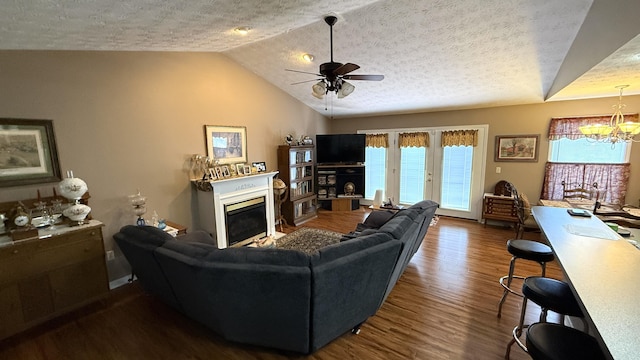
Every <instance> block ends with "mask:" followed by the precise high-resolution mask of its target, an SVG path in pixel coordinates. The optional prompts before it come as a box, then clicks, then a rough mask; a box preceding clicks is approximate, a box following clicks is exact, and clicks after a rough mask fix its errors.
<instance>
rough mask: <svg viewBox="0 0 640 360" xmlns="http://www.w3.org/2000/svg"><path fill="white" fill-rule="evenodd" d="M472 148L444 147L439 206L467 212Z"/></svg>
mask: <svg viewBox="0 0 640 360" xmlns="http://www.w3.org/2000/svg"><path fill="white" fill-rule="evenodd" d="M472 164H473V146H445V147H444V148H443V159H442V190H441V195H440V202H441V204H440V206H442V207H444V208H448V209H456V210H469V208H470V199H471V166H472Z"/></svg>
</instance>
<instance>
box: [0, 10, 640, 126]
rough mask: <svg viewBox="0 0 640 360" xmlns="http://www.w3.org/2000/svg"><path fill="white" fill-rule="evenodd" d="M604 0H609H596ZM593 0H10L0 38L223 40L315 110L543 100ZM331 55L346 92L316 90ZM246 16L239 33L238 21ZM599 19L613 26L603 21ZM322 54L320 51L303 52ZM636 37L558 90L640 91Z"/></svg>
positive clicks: (121, 43)
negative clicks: (365, 77)
mask: <svg viewBox="0 0 640 360" xmlns="http://www.w3.org/2000/svg"><path fill="white" fill-rule="evenodd" d="M595 1H596V2H597V1H602V0H595ZM593 2H594V0H563V1H557V0H510V1H504V0H458V1H451V0H422V1H415V0H413V1H409V0H381V1H364V0H342V1H318V0H314V1H311V0H301V1H284V0H262V1H261V0H250V1H239V0H235V1H232V0H218V1H215V0H213V1H212V0H183V1H175V0H173V1H172V0H139V1H121V0H59V1H55V0H48V1H47V0H39V1H20V0H4V1H3V4H2V11H1V12H0V49H29V50H136V51H215V52H222V53H224V54H226V55H227V56H229V57H231V58H232V59H234V60H235V61H237V62H238V63H240V64H242V65H243V66H244V67H246V68H247V69H249V70H250V71H252V72H254V73H256V74H257V75H259V76H261V77H263V78H264V79H266V80H267V81H269V82H271V83H272V84H274V85H275V86H277V87H279V88H281V89H282V90H284V91H285V92H287V93H289V94H291V95H292V96H294V97H295V98H297V99H299V100H300V101H302V102H304V103H305V104H307V105H308V106H310V107H312V108H314V109H316V110H317V111H319V112H321V113H323V114H326V115H331V114H332V115H333V116H335V117H349V116H362V115H372V114H386V113H402V112H418V111H433V110H444V109H458V108H475V107H486V106H499V105H510V104H525V103H540V102H542V101H544V100H545V97H546V95H547V93H548V92H549V90H550V89H551V87H552V84H553V83H554V80H555V79H556V77H557V75H558V72H559V70H560V68H561V65H562V63H563V61H564V59H565V57H566V56H567V54H568V53H569V51H570V48H571V46H572V43H573V42H574V39H575V38H576V35H577V34H578V32H579V30H580V29H581V26H582V24H583V22H584V21H585V18H586V17H587V15H588V13H589V11H590V9H591V8H592V3H593ZM329 13H333V14H336V15H337V16H338V18H339V20H338V23H337V24H336V25H335V26H334V60H335V61H337V62H342V63H346V62H352V63H356V64H358V65H360V67H361V68H360V69H359V70H356V71H354V72H353V73H352V74H384V75H385V79H384V80H383V81H381V82H369V81H351V82H352V83H353V84H354V85H355V87H356V89H355V91H354V93H352V94H351V95H349V96H348V97H346V98H344V99H337V98H336V97H335V96H328V97H325V99H326V100H319V99H316V98H314V97H313V96H311V85H312V84H313V81H312V82H308V83H303V84H298V85H291V84H292V83H296V82H301V81H305V80H313V79H315V78H316V77H314V76H313V75H307V74H301V73H295V72H287V71H285V70H284V69H295V70H300V71H307V72H311V73H317V72H318V66H319V65H320V64H321V63H323V62H327V61H329V57H330V53H329V27H328V26H327V25H326V24H325V23H324V21H322V18H323V16H324V15H326V14H329ZM238 26H249V27H251V31H250V32H249V34H248V35H246V36H240V35H238V34H236V33H235V32H234V31H233V28H235V27H238ZM603 31H605V30H604V29H603ZM303 53H311V54H313V55H314V56H315V61H314V62H313V63H305V62H304V61H302V60H301V54H303ZM638 54H640V37H636V38H635V39H634V40H632V41H630V42H628V43H627V44H626V45H624V46H622V47H621V48H620V49H618V50H617V51H616V52H614V53H613V54H611V56H609V57H607V58H606V59H604V60H603V61H602V62H599V63H598V64H597V65H596V66H595V67H593V68H591V70H589V71H587V72H586V73H585V74H583V75H582V76H579V77H577V79H575V81H573V82H571V83H570V84H569V85H568V86H566V87H563V88H562V89H561V90H560V91H559V92H557V93H556V94H554V95H553V96H552V97H551V100H560V99H576V98H590V97H598V96H611V95H616V94H617V90H616V89H615V88H614V86H615V85H619V84H630V85H631V87H630V88H629V89H627V90H625V94H631V93H640V81H639V80H640V79H639V77H640V57H639V56H638Z"/></svg>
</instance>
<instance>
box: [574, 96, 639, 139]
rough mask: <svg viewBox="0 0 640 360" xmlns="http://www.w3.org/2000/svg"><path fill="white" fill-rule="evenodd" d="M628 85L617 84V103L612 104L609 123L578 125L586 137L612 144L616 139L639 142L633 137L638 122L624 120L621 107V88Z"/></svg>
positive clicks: (636, 132) (636, 131)
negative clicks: (618, 91)
mask: <svg viewBox="0 0 640 360" xmlns="http://www.w3.org/2000/svg"><path fill="white" fill-rule="evenodd" d="M628 86H629V85H618V86H616V89H620V96H619V98H618V104H616V105H613V109H614V112H613V115H611V120H609V125H604V124H592V125H585V126H580V127H579V129H580V132H581V133H582V134H583V135H584V136H585V137H586V138H587V139H591V140H595V141H603V142H604V141H606V142H610V143H612V144H615V143H617V142H618V141H626V142H631V141H633V142H639V141H640V139H634V137H635V136H636V135H638V134H640V123H637V122H633V121H625V120H624V114H622V109H624V107H625V106H626V105H625V104H623V103H622V90H623V89H624V88H626V87H628Z"/></svg>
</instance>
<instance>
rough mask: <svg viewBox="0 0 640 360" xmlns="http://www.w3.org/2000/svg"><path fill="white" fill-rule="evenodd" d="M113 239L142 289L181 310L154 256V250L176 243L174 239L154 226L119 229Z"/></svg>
mask: <svg viewBox="0 0 640 360" xmlns="http://www.w3.org/2000/svg"><path fill="white" fill-rule="evenodd" d="M113 238H114V240H115V241H116V243H117V244H118V247H120V250H122V253H123V254H124V255H125V257H126V259H127V261H128V262H129V264H130V265H131V269H132V271H133V273H134V274H135V275H136V277H137V278H138V280H139V281H140V284H141V285H142V287H143V288H144V289H145V290H146V291H147V292H149V293H151V294H153V295H155V296H157V297H159V298H160V299H162V300H164V301H165V302H166V303H167V304H169V305H171V306H173V307H174V308H176V309H178V310H182V309H181V308H180V306H179V304H178V301H177V299H176V298H175V295H174V293H173V289H171V286H170V285H169V283H168V282H167V280H166V278H165V277H164V276H163V273H164V272H163V271H162V269H161V268H160V266H159V264H158V262H157V261H156V258H155V255H154V250H155V249H156V248H158V247H161V246H162V245H164V244H165V243H167V242H175V240H174V238H173V237H172V236H171V235H169V234H167V233H165V232H164V231H162V230H160V229H158V228H155V227H153V226H134V225H127V226H124V227H122V228H121V229H120V231H119V232H117V233H115V234H114V235H113Z"/></svg>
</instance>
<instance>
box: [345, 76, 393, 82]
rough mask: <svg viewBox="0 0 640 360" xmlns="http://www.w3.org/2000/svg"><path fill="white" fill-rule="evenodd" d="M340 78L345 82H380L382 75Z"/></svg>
mask: <svg viewBox="0 0 640 360" xmlns="http://www.w3.org/2000/svg"><path fill="white" fill-rule="evenodd" d="M342 78H343V79H345V80H369V81H380V80H382V79H384V75H344V76H343V77H342Z"/></svg>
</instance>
